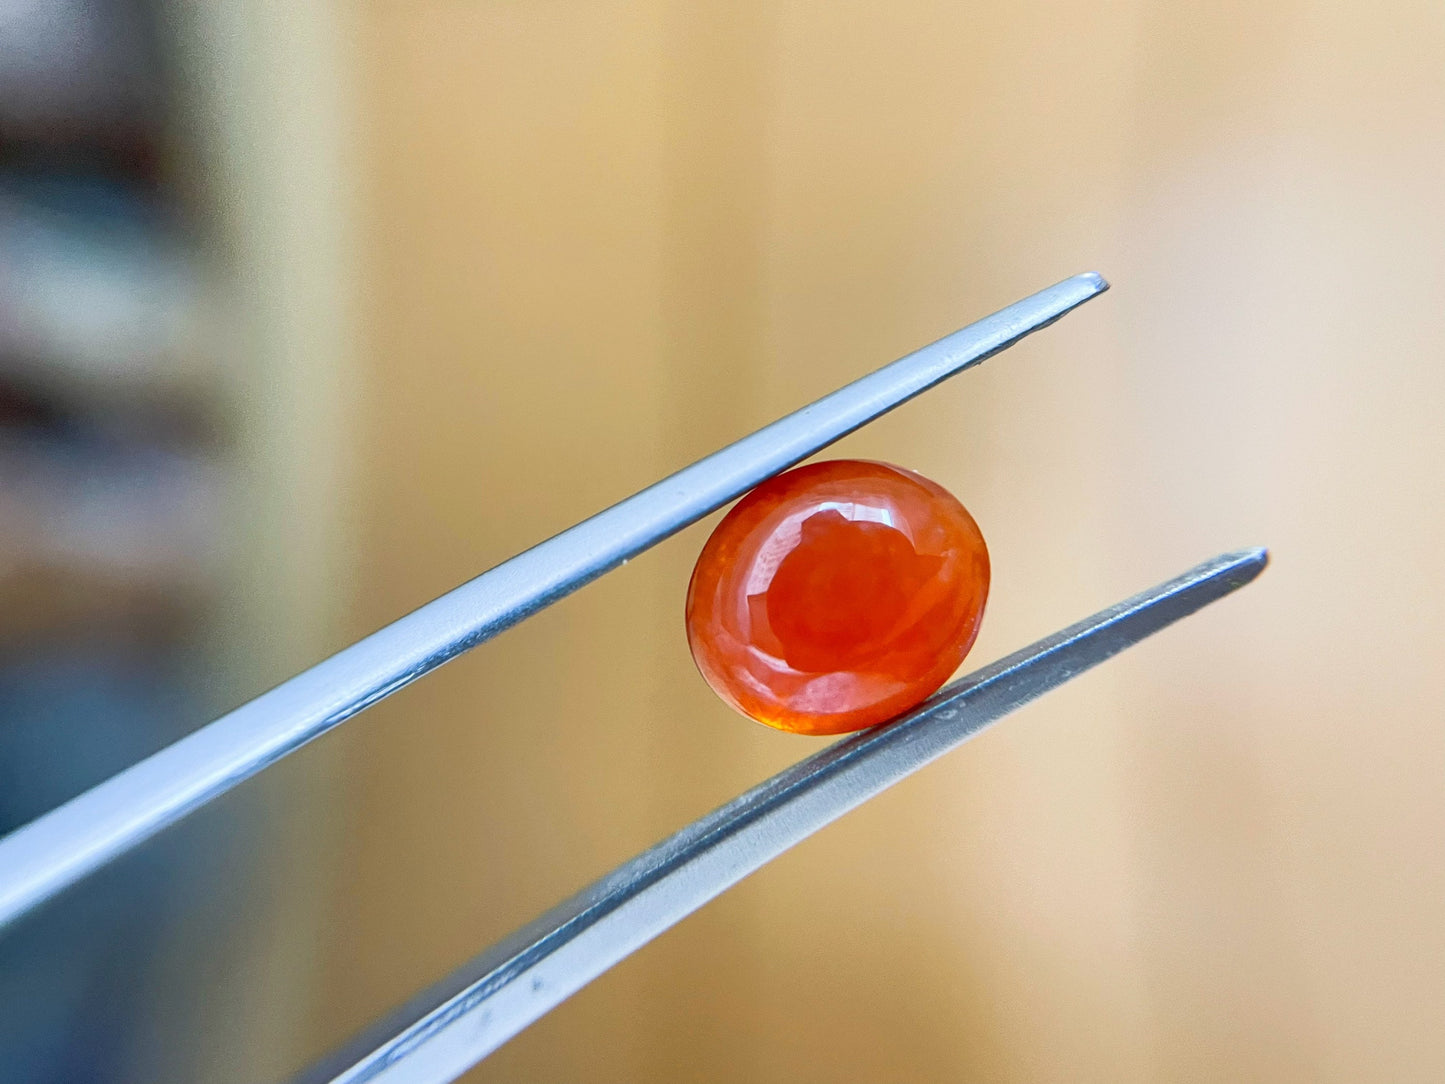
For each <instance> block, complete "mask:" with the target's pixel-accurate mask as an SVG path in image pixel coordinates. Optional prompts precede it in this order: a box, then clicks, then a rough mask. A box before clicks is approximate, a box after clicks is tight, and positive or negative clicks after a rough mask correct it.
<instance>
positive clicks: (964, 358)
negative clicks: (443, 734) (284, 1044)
mask: <svg viewBox="0 0 1445 1084" xmlns="http://www.w3.org/2000/svg"><path fill="white" fill-rule="evenodd" d="M1107 288H1108V284H1107V283H1105V282H1104V280H1103V279H1102V278H1100V277H1099V276H1098V275H1095V274H1083V275H1076V276H1074V277H1073V278H1070V279H1065V280H1064V281H1063V282H1061V283H1059V284H1057V285H1056V286H1051V287H1049V288H1048V289H1047V290H1042V291H1040V292H1039V293H1036V294H1034V295H1033V296H1032V297H1028V298H1025V299H1024V300H1022V301H1019V302H1017V303H1015V304H1013V305H1010V306H1009V307H1008V308H1006V309H1002V310H1001V311H999V312H997V313H994V314H993V315H992V316H989V317H986V318H985V319H983V320H980V321H979V322H978V323H976V324H971V325H969V326H968V327H966V328H964V329H963V330H962V331H957V332H954V333H953V334H952V335H949V336H948V337H947V338H944V339H940V340H939V341H938V342H936V343H934V344H933V345H931V346H926V347H924V348H923V349H922V350H919V351H917V352H915V353H913V354H910V355H908V356H907V357H905V358H902V359H900V360H899V361H895V362H894V363H893V364H891V365H888V366H885V367H884V368H882V369H880V370H878V371H877V372H875V373H873V374H871V375H869V376H865V377H863V378H862V379H861V380H857V381H855V382H854V383H852V384H849V385H847V386H846V387H844V388H842V389H840V390H838V391H836V392H833V393H832V394H831V395H828V396H825V397H824V398H822V399H819V400H818V401H817V402H816V403H813V404H812V405H811V406H806V407H804V408H803V409H801V410H799V411H797V412H795V413H793V414H790V415H788V416H787V417H785V418H783V419H781V420H780V421H776V422H774V423H773V424H772V425H769V426H767V427H766V428H764V429H760V430H758V431H757V432H756V433H754V434H752V435H751V436H749V437H745V438H743V439H742V440H740V441H738V442H737V443H736V444H732V445H729V446H728V447H726V448H724V449H723V450H722V451H720V452H716V453H714V454H713V455H710V456H708V457H707V458H706V459H702V460H699V461H698V462H696V463H694V464H693V465H692V466H690V467H686V468H684V469H683V470H681V471H678V472H677V473H676V474H674V475H672V476H671V477H669V478H666V479H664V480H663V481H661V482H658V483H656V484H655V485H652V486H649V487H648V488H647V489H644V490H643V491H642V492H640V493H638V494H636V495H634V496H632V497H629V498H627V499H626V500H624V501H622V502H621V503H619V504H616V505H613V506H612V507H611V508H609V509H607V510H606V511H604V512H600V513H598V514H597V515H595V516H593V517H592V518H591V519H587V520H584V521H583V522H581V523H579V524H577V525H576V526H575V527H571V528H569V529H568V530H566V531H563V532H562V533H561V534H559V535H556V536H554V537H552V538H550V539H548V540H547V541H546V542H543V543H541V544H540V545H537V546H534V547H533V548H532V549H529V550H527V551H525V552H524V553H521V554H519V555H518V556H516V557H513V558H512V559H511V560H509V561H506V562H504V563H503V564H500V565H498V566H496V567H495V568H493V569H491V570H490V571H488V572H484V573H482V575H480V576H478V577H477V578H476V579H474V580H471V581H470V582H468V583H465V584H463V585H462V586H461V587H458V588H456V589H455V590H453V591H451V592H449V593H448V594H445V595H443V596H442V597H441V598H438V599H436V600H435V601H433V602H430V603H428V604H426V605H425V606H423V607H421V609H419V610H415V611H413V612H412V613H410V614H408V615H407V616H405V617H403V618H401V619H400V620H398V621H395V622H393V623H392V624H390V625H387V626H386V627H385V628H382V629H380V630H379V631H377V632H374V633H372V634H371V635H370V636H368V637H366V638H365V639H364V640H361V641H359V642H358V643H356V644H353V645H352V646H351V647H348V648H346V649H345V650H343V651H340V652H338V653H337V654H335V655H333V656H332V657H331V658H329V659H327V660H325V661H324V662H321V663H318V664H317V665H315V666H313V667H311V669H309V670H306V671H303V672H302V673H300V674H298V675H297V676H296V677H294V678H291V679H290V680H289V681H286V682H284V683H282V684H281V685H278V686H276V687H275V688H274V689H272V690H270V691H269V692H266V693H263V694H262V695H261V696H258V697H257V698H256V699H255V700H252V701H250V702H249V703H247V704H243V705H242V706H241V707H239V708H237V709H235V710H234V711H232V712H230V713H229V714H227V715H223V716H222V717H221V718H219V719H217V720H216V721H215V722H213V723H210V724H208V725H207V726H204V727H202V728H201V729H200V730H197V731H195V732H194V733H192V734H190V735H188V736H187V737H185V738H182V739H181V740H180V741H178V742H176V743H174V744H173V745H170V746H168V747H166V748H165V749H162V750H161V751H160V752H158V753H156V754H154V755H152V756H150V757H148V758H147V759H145V760H142V761H141V762H140V763H138V764H135V765H133V766H131V767H130V768H127V769H125V770H124V771H122V772H120V773H118V774H117V775H115V776H112V777H111V778H110V779H108V780H106V781H105V782H104V783H101V784H99V785H98V786H95V787H92V788H91V789H90V790H88V791H86V792H85V793H83V794H81V795H79V796H78V797H76V798H73V799H71V800H70V801H69V802H67V803H65V804H64V805H62V806H59V807H58V808H56V809H54V810H52V811H51V812H49V813H47V814H45V815H44V816H41V817H39V818H37V819H36V820H34V821H32V822H31V823H29V824H27V825H25V826H24V827H22V828H18V829H16V830H15V831H14V832H12V833H10V834H9V835H8V836H6V837H5V838H4V839H0V928H3V927H4V926H6V925H7V924H8V923H10V922H12V921H13V920H14V919H16V918H17V917H19V916H20V915H22V914H24V913H25V912H26V911H28V910H29V909H31V908H32V907H35V906H37V905H38V904H40V903H41V902H43V901H44V900H46V899H48V898H50V897H51V896H53V895H55V894H56V893H57V892H59V891H60V890H61V889H63V888H65V887H66V886H67V885H69V884H72V883H74V882H75V881H77V880H79V879H80V878H81V877H84V876H85V875H86V874H88V873H90V872H91V871H93V870H95V869H96V868H98V867H99V866H101V865H104V864H105V863H106V862H109V861H110V860H111V859H113V858H115V857H117V856H118V855H120V854H123V853H124V852H125V851H127V850H129V849H130V848H132V847H134V846H135V845H136V844H138V843H140V842H142V841H143V840H145V839H147V838H148V837H150V836H151V835H153V834H154V833H156V832H158V831H159V830H160V829H162V828H164V827H165V826H166V825H168V824H170V823H172V822H173V821H176V820H178V819H180V818H181V817H183V816H185V815H186V814H187V813H189V812H191V811H192V810H194V809H196V808H198V807H199V806H201V805H204V804H205V803H206V802H209V801H210V800H211V799H213V798H215V797H217V796H218V795H220V794H223V793H225V792H226V791H227V790H229V789H230V788H231V787H233V786H235V785H236V784H237V783H240V782H241V781H243V780H245V779H248V778H249V777H251V776H252V775H255V774H256V773H257V772H259V771H261V770H262V769H263V768H266V767H267V766H268V765H270V764H272V763H274V762H275V761H277V760H280V759H281V758H282V757H284V756H286V755H287V754H288V753H291V752H294V751H295V750H296V749H299V748H300V747H301V746H302V745H304V744H306V743H307V742H309V741H311V740H312V739H313V738H316V737H318V736H320V735H321V734H324V733H325V732H326V731H327V730H329V729H331V728H332V727H334V726H336V725H337V724H338V723H341V722H343V721H345V720H346V719H349V718H350V717H351V716H353V715H355V714H356V713H357V712H359V711H362V710H364V709H365V708H367V707H370V706H371V705H372V704H374V703H376V702H377V701H378V700H380V699H382V698H383V697H385V696H388V695H389V694H391V693H393V692H395V691H396V690H397V689H400V688H401V687H402V686H403V685H407V684H409V683H410V682H412V681H415V680H416V679H417V678H419V677H421V676H422V675H423V674H426V673H428V672H429V671H431V670H434V669H435V668H436V667H438V666H440V665H441V664H442V663H444V662H446V661H447V660H449V659H452V658H454V657H456V656H457V655H459V654H461V653H462V652H463V651H466V650H467V649H468V648H470V647H474V646H475V645H477V644H479V643H481V642H482V641H484V640H487V639H490V638H491V637H493V636H495V635H497V633H499V632H501V631H503V630H504V629H507V628H509V627H510V626H512V625H515V624H516V623H517V622H519V621H521V620H523V619H524V618H526V617H528V616H530V615H531V614H533V613H535V612H537V611H538V610H540V609H542V608H543V607H544V606H547V605H549V604H550V603H552V602H555V601H557V600H558V599H559V598H562V597H563V596H564V595H567V594H569V593H571V592H572V591H575V590H577V588H579V587H581V586H582V585H583V584H586V583H588V582H589V581H591V580H593V579H596V578H597V577H598V576H600V575H602V574H603V573H604V572H607V571H608V570H610V569H612V568H615V567H617V566H618V565H619V564H621V563H622V562H623V561H624V560H626V559H628V558H629V557H633V556H635V555H636V554H638V553H641V552H642V551H643V550H645V549H647V548H648V547H650V546H652V545H655V544H656V543H657V542H660V541H661V540H662V539H664V538H667V537H668V536H669V535H671V534H674V533H675V532H677V531H679V530H681V529H682V528H683V527H686V526H687V525H688V524H690V523H693V522H695V521H696V520H698V519H701V518H702V517H703V516H705V515H707V514H708V513H709V512H712V511H714V510H715V509H717V508H720V507H722V506H723V505H724V504H726V503H727V502H728V501H730V500H732V499H733V498H734V497H737V496H739V495H740V494H742V493H744V492H746V491H747V490H749V489H751V488H752V487H753V486H755V485H757V484H758V483H759V482H761V481H762V480H763V479H764V478H767V477H769V476H771V475H773V474H776V473H777V472H778V471H781V470H784V469H785V468H787V467H790V466H792V465H793V464H795V463H797V462H799V461H801V460H803V459H805V458H806V457H807V456H809V455H812V454H813V453H814V452H816V451H818V449H820V448H823V447H825V446H827V445H828V444H831V443H832V442H833V441H835V440H837V439H838V438H839V437H842V436H844V435H846V434H848V433H851V432H852V431H853V430H855V429H857V428H858V427H859V426H861V425H863V424H865V423H867V422H869V421H871V420H872V419H874V418H876V417H878V416H879V415H880V414H884V413H886V412H887V411H889V410H891V409H893V408H894V407H896V406H897V405H898V404H900V403H903V402H905V401H907V400H908V399H911V398H913V397H914V396H915V395H917V394H919V393H920V392H922V391H925V390H926V389H928V388H930V387H932V386H933V385H935V384H937V383H939V382H940V381H942V380H944V379H945V378H947V377H949V376H952V375H953V374H954V373H957V372H961V371H962V370H964V369H966V368H968V367H969V366H971V365H975V364H977V363H978V362H980V361H982V360H984V359H985V358H987V357H989V356H990V355H993V354H996V353H998V352H999V351H1000V350H1003V349H1005V348H1007V347H1009V346H1011V345H1013V344H1014V343H1016V342H1017V341H1018V340H1019V339H1021V338H1023V337H1024V336H1025V335H1027V334H1029V333H1030V332H1032V331H1037V330H1038V329H1039V328H1042V327H1045V326H1047V325H1048V324H1051V323H1052V322H1053V321H1055V320H1057V319H1058V318H1059V317H1060V316H1063V315H1064V314H1065V313H1066V312H1068V311H1069V310H1070V309H1073V308H1075V307H1076V306H1078V305H1081V304H1082V303H1083V302H1085V301H1087V300H1089V299H1090V298H1091V297H1094V296H1096V295H1097V294H1099V293H1101V292H1103V291H1104V290H1106V289H1107Z"/></svg>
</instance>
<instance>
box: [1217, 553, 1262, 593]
mask: <svg viewBox="0 0 1445 1084" xmlns="http://www.w3.org/2000/svg"><path fill="white" fill-rule="evenodd" d="M1218 561H1219V565H1220V568H1219V572H1220V573H1225V572H1228V573H1229V574H1230V575H1231V578H1233V579H1234V580H1235V583H1236V585H1237V586H1239V587H1243V586H1244V585H1245V584H1247V583H1249V582H1250V581H1251V580H1253V579H1254V578H1255V577H1256V576H1258V575H1259V574H1260V573H1261V572H1263V571H1264V570H1265V567H1266V566H1267V565H1268V564H1269V550H1268V549H1266V548H1265V547H1264V546H1254V547H1252V548H1251V549H1245V550H1235V551H1234V552H1232V553H1224V554H1220V556H1219V558H1218Z"/></svg>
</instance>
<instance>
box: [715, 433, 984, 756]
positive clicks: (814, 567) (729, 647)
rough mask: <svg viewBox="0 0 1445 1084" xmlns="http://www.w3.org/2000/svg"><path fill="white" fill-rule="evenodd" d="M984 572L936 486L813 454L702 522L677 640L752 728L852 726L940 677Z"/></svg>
mask: <svg viewBox="0 0 1445 1084" xmlns="http://www.w3.org/2000/svg"><path fill="white" fill-rule="evenodd" d="M988 582H989V563H988V549H987V547H986V546H985V545H984V541H983V535H982V534H980V533H979V530H978V525H977V524H975V523H974V521H973V517H972V516H970V515H969V514H968V511H967V510H966V509H965V508H964V507H963V505H961V504H960V503H959V502H958V500H957V499H956V498H955V497H954V496H953V495H952V494H950V493H949V492H948V491H947V490H945V489H944V488H943V487H942V486H939V485H937V484H935V483H933V482H930V481H929V480H928V479H926V478H923V477H922V476H920V475H917V474H914V473H913V472H912V471H908V470H904V469H903V468H901V467H893V466H889V465H888V464H886V463H870V462H865V461H862V460H856V459H839V460H833V461H831V462H826V463H813V464H809V465H808V466H805V467H798V468H796V469H795V470H791V471H788V472H786V473H784V474H780V475H778V476H776V477H774V478H770V479H768V480H767V481H766V482H764V483H763V484H762V485H760V486H758V487H757V488H756V489H754V490H753V491H752V492H751V493H749V494H748V495H747V496H745V497H744V498H743V499H742V500H741V501H739V502H738V503H737V504H736V505H735V506H734V507H733V509H732V511H730V512H729V513H728V514H727V516H725V517H724V518H723V520H722V522H721V523H719V524H718V527H717V529H716V530H715V531H713V533H712V536H711V537H710V538H709V539H708V540H707V544H706V545H705V546H704V547H703V551H702V554H701V556H699V557H698V560H697V566H696V568H694V569H693V573H692V582H691V583H690V584H689V585H688V591H687V638H688V644H689V646H690V647H691V648H692V656H693V659H694V660H696V662H697V666H698V669H699V670H701V671H702V675H703V677H704V678H706V679H707V683H708V684H709V685H711V686H712V688H713V691H715V692H716V693H717V694H718V695H719V696H721V697H722V698H723V699H724V700H725V701H727V702H728V703H729V704H731V705H732V706H733V707H735V708H736V709H737V710H738V711H740V712H742V713H743V714H744V715H748V716H750V717H752V718H754V719H756V720H757V721H758V722H760V723H766V724H767V725H769V726H773V727H777V728H778V729H779V730H790V731H793V732H795V733H799V734H840V733H843V732H845V731H849V730H861V729H862V728H864V727H867V726H872V725H874V724H875V723H880V722H883V721H884V720H886V719H890V718H892V717H893V716H895V715H897V714H899V713H900V712H903V711H906V710H907V709H908V708H911V707H913V706H914V705H916V704H917V703H919V702H920V701H921V700H923V699H924V698H926V697H927V696H928V695H929V694H930V693H933V692H934V691H935V690H937V689H938V687H939V686H940V685H942V684H943V683H944V682H945V681H947V680H948V677H949V675H951V674H952V673H953V671H954V670H956V669H957V668H958V665H959V663H961V662H962V661H963V657H964V656H965V655H966V654H968V649H969V648H970V647H972V646H973V642H974V639H975V638H976V637H977V636H978V628H979V624H980V621H981V620H982V617H983V607H984V601H985V600H986V599H987V597H988Z"/></svg>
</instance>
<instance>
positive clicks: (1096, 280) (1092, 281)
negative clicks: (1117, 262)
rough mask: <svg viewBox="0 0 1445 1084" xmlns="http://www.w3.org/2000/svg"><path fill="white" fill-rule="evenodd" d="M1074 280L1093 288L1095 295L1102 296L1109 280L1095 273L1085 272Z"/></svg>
mask: <svg viewBox="0 0 1445 1084" xmlns="http://www.w3.org/2000/svg"><path fill="white" fill-rule="evenodd" d="M1074 278H1075V279H1076V280H1077V281H1079V282H1083V283H1087V284H1088V285H1089V286H1091V287H1093V290H1094V293H1096V294H1102V293H1103V292H1104V291H1105V290H1107V289H1108V288H1109V280H1108V279H1106V278H1104V276H1103V275H1101V274H1099V272H1097V271H1085V272H1084V273H1083V274H1082V275H1075V276H1074Z"/></svg>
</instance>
